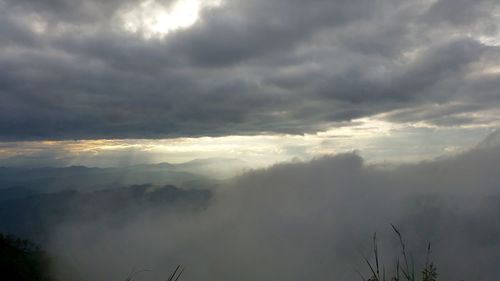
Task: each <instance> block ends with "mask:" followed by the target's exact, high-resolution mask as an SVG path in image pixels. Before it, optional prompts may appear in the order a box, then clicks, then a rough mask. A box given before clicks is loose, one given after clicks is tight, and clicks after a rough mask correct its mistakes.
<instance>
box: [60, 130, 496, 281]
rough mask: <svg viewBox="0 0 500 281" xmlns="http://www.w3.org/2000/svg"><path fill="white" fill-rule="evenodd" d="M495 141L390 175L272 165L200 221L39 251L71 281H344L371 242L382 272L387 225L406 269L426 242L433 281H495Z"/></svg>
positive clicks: (112, 229) (327, 161) (332, 163)
mask: <svg viewBox="0 0 500 281" xmlns="http://www.w3.org/2000/svg"><path fill="white" fill-rule="evenodd" d="M497 138H498V134H496V135H492V136H491V137H489V138H488V141H487V143H488V145H480V146H478V147H477V148H475V149H473V150H471V151H468V152H466V153H464V154H461V155H457V156H454V157H449V158H443V159H438V160H434V161H428V162H422V163H417V164H411V165H400V166H395V167H387V166H383V165H368V164H366V163H364V162H363V159H362V158H361V157H359V156H357V155H355V154H343V155H337V156H335V157H324V158H320V159H316V160H313V161H311V162H305V163H303V162H298V163H288V164H279V165H276V166H274V167H271V168H269V169H264V170H256V171H253V172H249V173H247V174H245V175H243V176H241V177H238V178H235V179H233V180H230V181H229V182H227V183H226V184H225V185H224V186H222V187H220V188H219V189H218V191H217V192H216V195H215V197H214V198H213V201H212V204H211V205H210V206H209V208H208V209H207V210H205V211H203V212H201V213H198V214H183V213H177V214H157V216H150V215H147V214H145V215H144V216H142V217H141V218H140V219H137V220H131V221H128V222H127V223H126V224H124V225H121V226H119V227H116V226H113V225H112V224H110V223H107V222H106V220H103V221H98V222H96V221H94V222H74V223H71V224H68V225H65V226H63V227H61V228H59V229H58V231H56V232H55V235H54V236H53V243H52V247H51V249H52V250H53V253H55V254H57V255H59V257H61V259H63V260H65V261H66V263H63V264H61V270H62V271H61V272H60V274H61V275H62V276H64V277H66V278H68V279H72V280H73V279H76V278H81V279H82V280H95V279H100V278H104V277H107V278H110V276H113V277H114V276H116V278H120V277H121V276H123V275H124V274H126V273H127V272H128V271H129V270H130V268H133V267H144V268H148V269H152V270H153V271H152V272H151V273H149V274H146V275H144V276H142V278H143V280H156V279H158V278H160V277H161V276H165V274H167V272H168V271H169V270H170V268H168V266H167V265H171V264H176V263H181V264H183V265H184V266H185V267H186V268H187V269H188V270H186V274H185V276H183V278H184V279H185V280H198V279H200V278H204V279H206V280H234V279H236V278H237V279H239V280H257V279H266V278H269V279H271V280H303V279H304V278H305V277H309V278H310V279H324V278H326V277H332V278H333V277H335V278H336V279H337V280H353V279H355V278H357V277H358V276H357V274H356V270H360V271H362V272H367V271H365V270H364V269H365V266H366V265H364V264H363V261H362V260H361V257H360V256H359V252H361V253H362V254H367V255H368V253H369V252H370V245H371V241H370V239H371V235H372V234H373V232H375V231H377V233H378V237H379V239H381V244H382V245H383V246H381V249H380V250H381V251H382V253H383V261H384V262H387V263H391V264H392V262H394V260H393V259H392V257H393V255H394V254H396V253H397V252H398V251H397V249H396V245H397V244H396V243H397V241H396V240H394V239H391V237H392V236H391V233H390V223H394V224H396V225H398V226H399V227H400V228H401V231H402V233H403V235H404V237H405V238H406V240H407V243H408V247H409V248H410V249H411V250H412V252H413V253H414V257H415V261H416V263H420V262H424V261H423V259H422V258H423V257H424V252H425V247H426V245H427V242H428V241H429V240H430V241H431V242H432V244H433V247H434V251H433V258H434V259H435V260H436V265H437V268H438V271H439V274H440V277H441V278H443V279H446V280H458V279H460V278H463V279H465V280H490V279H491V278H492V277H494V276H498V274H499V272H498V266H497V265H496V263H495V261H496V260H498V249H499V247H500V241H499V239H498V237H499V234H500V225H499V224H498V222H499V217H498V200H499V195H500V194H499V191H498V182H499V180H500V179H499V178H498V177H499V176H498V171H497V170H498V169H497V168H496V166H497V165H496V163H497V162H498V160H499V158H500V149H499V148H500V146H499V145H500V142H499V141H498V139H497ZM464 256H466V257H467V259H463V258H462V257H464ZM68 257H72V258H71V259H68ZM166 266H167V267H166ZM75 267H77V268H78V270H75V271H73V270H72V268H75Z"/></svg>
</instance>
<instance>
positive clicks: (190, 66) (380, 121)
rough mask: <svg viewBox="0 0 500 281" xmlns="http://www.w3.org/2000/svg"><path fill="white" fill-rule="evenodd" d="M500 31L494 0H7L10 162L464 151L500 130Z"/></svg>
mask: <svg viewBox="0 0 500 281" xmlns="http://www.w3.org/2000/svg"><path fill="white" fill-rule="evenodd" d="M499 27H500V5H499V4H498V1H495V0H475V1H472V0H433V1H430V0H429V1H428V0H423V1H422V0H403V1H402V0H310V1H299V0H273V1H269V0H221V1H215V0H210V1H204V0H179V1H169V0H165V1H160V0H156V1H155V0H146V1H143V0H107V1H104V0H85V1H83V0H0V141H1V143H0V159H1V160H2V162H3V163H2V164H4V165H9V163H10V162H11V161H13V162H15V161H18V162H16V163H25V162H26V161H27V162H29V161H31V160H33V159H42V160H43V161H45V160H47V159H49V160H51V161H52V160H54V159H55V160H58V161H59V162H58V163H59V164H68V163H70V164H73V163H78V162H79V160H74V159H75V150H74V146H75V144H77V146H78V147H80V148H81V147H85V149H83V150H78V151H77V154H78V153H80V154H81V153H84V152H85V151H87V152H88V151H90V152H91V153H89V154H88V155H87V156H89V155H90V156H95V155H99V156H102V155H103V154H102V151H103V147H104V150H105V148H106V146H102V144H103V143H104V142H106V141H111V140H113V141H112V142H113V144H116V143H118V144H119V146H114V147H113V148H114V149H115V150H116V149H118V150H119V149H120V148H122V152H123V153H130V151H131V150H134V149H135V150H134V151H139V152H140V153H145V152H147V151H151V145H153V146H154V145H156V146H163V148H162V149H163V150H169V149H170V148H171V147H172V144H175V145H177V146H180V148H178V149H177V150H176V152H179V151H184V154H183V153H180V154H179V153H177V154H176V153H173V152H171V151H170V152H169V153H166V154H162V155H163V156H162V157H159V158H160V159H156V158H155V159H154V160H151V159H150V158H151V157H149V156H147V157H146V158H148V159H150V160H149V161H174V162H175V161H184V160H189V159H192V158H197V157H200V156H201V157H212V156H213V155H216V154H220V153H221V152H224V151H225V152H227V151H228V148H227V145H232V147H231V150H229V151H230V152H232V155H233V156H234V155H236V156H234V157H240V158H248V157H254V158H256V159H257V158H259V157H260V156H262V155H267V157H268V158H270V159H271V160H269V161H274V160H282V159H286V158H287V157H288V158H291V157H299V158H300V157H304V158H307V157H310V156H315V155H320V154H325V153H336V152H340V151H347V150H353V149H355V150H357V149H359V150H362V151H367V152H366V154H367V156H368V159H370V157H373V158H374V159H378V160H403V161H406V160H412V159H417V158H419V157H420V158H422V157H429V156H437V155H441V154H445V153H446V152H450V151H454V150H463V149H465V148H469V147H471V146H472V145H474V144H475V143H477V142H478V141H479V140H480V139H481V138H483V137H484V136H485V135H486V134H487V133H489V132H491V131H492V130H494V129H496V128H498V126H499V124H500V93H499V89H500V67H498V65H500V32H499ZM339 136H340V137H339ZM202 137H209V138H208V139H207V138H202ZM235 138H237V139H238V141H235ZM207 140H208V142H209V143H210V144H212V145H213V144H217V145H218V149H215V150H214V151H215V152H213V153H212V154H213V155H212V154H211V153H209V152H210V151H211V150H210V148H208V149H207V150H203V149H198V151H195V149H194V148H195V147H198V148H199V147H201V146H202V147H207ZM241 140H243V141H241ZM46 141H56V143H55V144H56V145H54V143H52V142H51V143H47V142H46ZM186 143H187V144H189V145H191V146H183V145H182V144H186ZM108 144H109V143H108ZM47 145H48V146H50V145H52V147H47ZM100 145H101V146H100ZM251 145H253V146H254V147H255V149H251V147H250V146H251ZM55 147H57V148H55ZM211 147H213V146H211ZM49 148H51V149H49ZM108 148H109V146H108ZM148 149H149V150H148ZM190 149H193V150H190ZM245 149H246V150H245ZM259 149H260V150H259ZM163 150H162V151H163ZM247 150H251V151H250V152H248V151H247ZM153 151H154V150H153ZM186 151H188V152H186ZM189 151H191V152H189ZM193 151H194V152H193ZM255 151H257V152H255ZM258 151H260V154H259V152H258ZM154 152H155V153H158V151H154ZM252 153H254V154H252ZM255 153H257V154H255ZM146 154H147V153H146ZM44 155H45V156H44ZM54 155H56V156H54ZM156 155H157V154H156ZM259 155H260V156H259ZM395 155H397V157H395ZM68 157H69V158H71V159H72V160H67V159H66V158H68ZM27 158H29V159H28V160H26V159H27ZM87 158H88V157H87ZM157 158H158V157H157ZM23 159H24V160H23ZM30 159H31V160H30ZM61 159H62V160H61ZM65 159H66V160H65ZM14 160H15V161H14ZM23 161H25V162H23ZM43 161H42V162H43ZM27 162H26V163H27ZM80 162H81V161H80ZM146 162H147V161H146ZM49 163H50V162H49ZM81 163H83V164H89V165H97V164H99V163H98V161H97V160H96V161H94V162H92V161H90V162H88V163H86V162H81Z"/></svg>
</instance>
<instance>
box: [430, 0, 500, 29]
mask: <svg viewBox="0 0 500 281" xmlns="http://www.w3.org/2000/svg"><path fill="white" fill-rule="evenodd" d="M496 7H498V3H497V2H496V1H492V0H479V1H469V0H458V1H457V0H439V1H436V2H435V3H434V4H433V5H432V6H431V7H430V8H429V10H428V11H427V13H426V14H425V15H424V19H425V20H428V21H431V22H434V23H436V22H438V23H439V22H448V23H451V24H454V25H470V24H475V23H477V22H480V21H484V20H491V19H492V14H491V13H490V12H491V11H492V10H494V9H495V8H496Z"/></svg>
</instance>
